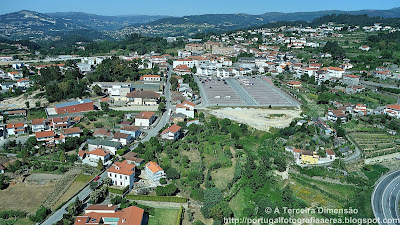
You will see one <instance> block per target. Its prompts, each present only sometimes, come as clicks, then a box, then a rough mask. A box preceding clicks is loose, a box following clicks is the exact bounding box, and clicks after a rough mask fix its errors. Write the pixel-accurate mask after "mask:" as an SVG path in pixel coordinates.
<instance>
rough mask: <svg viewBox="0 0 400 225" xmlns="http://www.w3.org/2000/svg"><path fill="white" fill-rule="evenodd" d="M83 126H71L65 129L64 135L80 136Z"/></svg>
mask: <svg viewBox="0 0 400 225" xmlns="http://www.w3.org/2000/svg"><path fill="white" fill-rule="evenodd" d="M80 133H81V128H79V127H71V128H66V129H64V132H63V135H64V137H66V138H67V137H80V136H81V134H80Z"/></svg>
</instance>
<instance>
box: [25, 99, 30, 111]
mask: <svg viewBox="0 0 400 225" xmlns="http://www.w3.org/2000/svg"><path fill="white" fill-rule="evenodd" d="M25 105H26V108H28V109H29V102H28V101H26V102H25Z"/></svg>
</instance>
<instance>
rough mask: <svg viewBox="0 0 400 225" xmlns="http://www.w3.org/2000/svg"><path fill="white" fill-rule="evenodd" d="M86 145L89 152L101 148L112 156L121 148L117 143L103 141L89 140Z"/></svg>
mask: <svg viewBox="0 0 400 225" xmlns="http://www.w3.org/2000/svg"><path fill="white" fill-rule="evenodd" d="M86 143H87V144H88V149H89V151H93V150H95V149H98V148H101V149H106V150H108V151H110V152H111V154H112V155H115V153H116V151H117V150H118V149H120V148H121V147H122V146H121V143H119V142H116V141H109V140H104V139H89V140H87V141H86Z"/></svg>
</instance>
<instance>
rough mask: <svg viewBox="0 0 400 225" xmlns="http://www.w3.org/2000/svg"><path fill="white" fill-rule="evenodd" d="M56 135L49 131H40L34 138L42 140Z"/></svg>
mask: <svg viewBox="0 0 400 225" xmlns="http://www.w3.org/2000/svg"><path fill="white" fill-rule="evenodd" d="M54 136H56V134H55V133H54V131H52V130H49V131H41V132H36V133H35V137H36V138H44V137H54Z"/></svg>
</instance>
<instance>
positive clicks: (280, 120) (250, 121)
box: [209, 108, 301, 131]
mask: <svg viewBox="0 0 400 225" xmlns="http://www.w3.org/2000/svg"><path fill="white" fill-rule="evenodd" d="M209 113H210V114H212V115H215V116H216V117H219V118H228V119H231V120H235V121H237V122H240V123H245V124H247V125H249V126H251V127H253V128H255V129H258V130H263V131H269V129H270V128H271V127H276V128H282V127H286V126H289V124H290V122H292V120H293V119H294V118H299V117H300V114H301V111H300V110H293V109H257V108H223V109H215V110H210V111H209Z"/></svg>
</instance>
